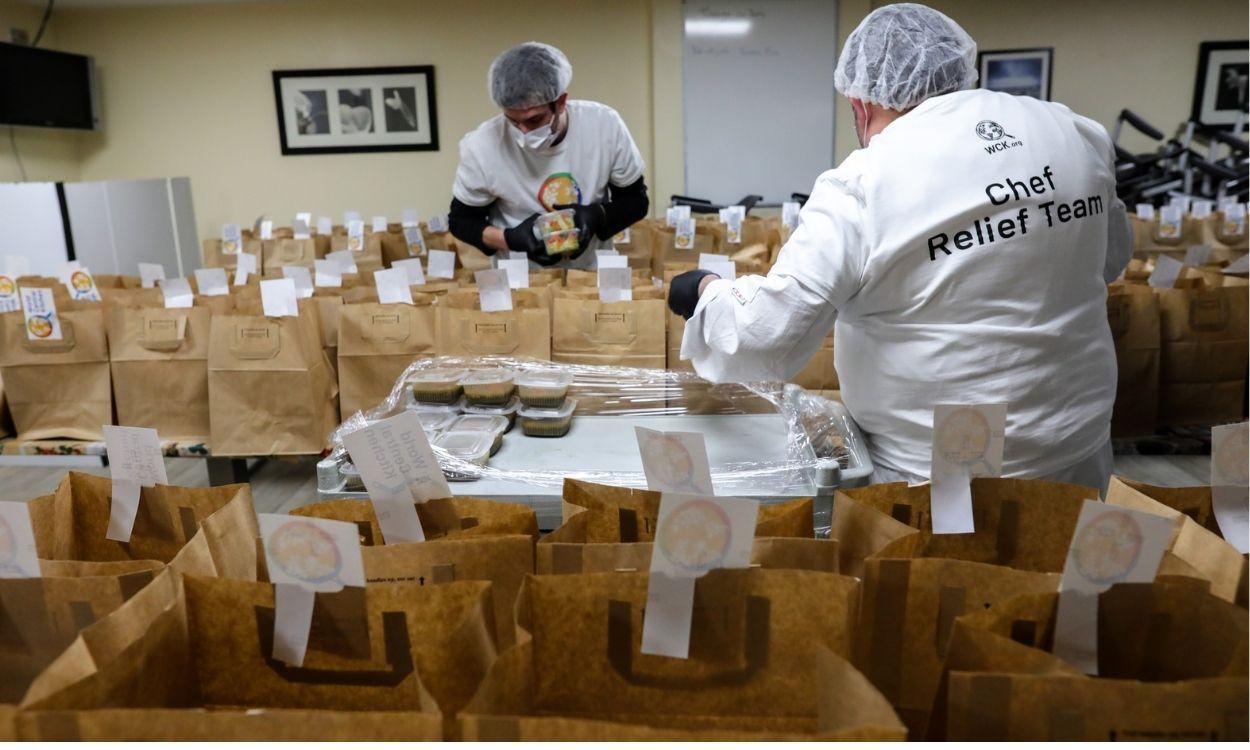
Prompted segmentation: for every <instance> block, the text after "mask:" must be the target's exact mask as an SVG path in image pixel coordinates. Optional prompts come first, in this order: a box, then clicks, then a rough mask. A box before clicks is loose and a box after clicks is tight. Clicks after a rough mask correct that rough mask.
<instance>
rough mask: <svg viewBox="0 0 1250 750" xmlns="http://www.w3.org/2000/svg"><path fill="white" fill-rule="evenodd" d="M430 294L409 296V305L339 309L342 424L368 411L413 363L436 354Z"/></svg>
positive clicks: (343, 306) (344, 307) (367, 305)
mask: <svg viewBox="0 0 1250 750" xmlns="http://www.w3.org/2000/svg"><path fill="white" fill-rule="evenodd" d="M434 300H435V297H434V296H433V295H423V294H417V295H413V303H414V304H412V305H403V304H393V305H383V304H379V303H376V302H370V303H365V304H349V305H341V307H340V311H339V331H338V335H339V338H338V365H339V366H338V372H339V399H340V407H341V413H342V419H344V420H346V419H347V418H348V417H349V416H351V415H352V414H355V413H356V412H357V411H364V410H366V409H371V408H373V407H374V406H376V405H377V404H378V403H380V402H381V401H382V399H384V398H386V397H387V396H388V395H390V392H391V388H392V387H393V386H394V385H395V380H396V379H397V378H398V377H399V376H400V375H401V374H403V372H404V369H405V368H407V367H408V365H410V364H412V363H413V361H414V360H417V359H420V358H422V357H432V356H434V353H435V328H434Z"/></svg>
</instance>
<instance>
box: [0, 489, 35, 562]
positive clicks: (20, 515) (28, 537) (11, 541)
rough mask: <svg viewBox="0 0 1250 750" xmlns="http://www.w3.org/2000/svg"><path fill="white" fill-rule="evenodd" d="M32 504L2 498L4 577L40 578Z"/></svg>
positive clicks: (0, 548)
mask: <svg viewBox="0 0 1250 750" xmlns="http://www.w3.org/2000/svg"><path fill="white" fill-rule="evenodd" d="M41 575H42V573H41V572H40V570H39V554H38V552H37V551H36V549H35V532H34V528H33V527H32V526H31V523H30V506H28V505H27V504H26V503H21V502H5V501H0V578H39V577H40V576H41Z"/></svg>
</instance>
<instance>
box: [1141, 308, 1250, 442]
mask: <svg viewBox="0 0 1250 750" xmlns="http://www.w3.org/2000/svg"><path fill="white" fill-rule="evenodd" d="M1248 291H1250V288H1247V287H1223V288H1218V289H1209V288H1201V289H1162V290H1158V291H1157V294H1158V299H1159V310H1160V313H1161V320H1162V333H1163V348H1162V357H1161V365H1160V370H1159V418H1160V421H1161V422H1162V423H1163V424H1165V425H1169V426H1175V425H1187V424H1214V423H1219V422H1229V421H1239V420H1240V419H1241V418H1242V416H1243V415H1244V414H1245V410H1244V407H1245V403H1246V401H1245V398H1246V368H1247V359H1246V346H1247V341H1248V340H1250V310H1248V308H1247V292H1248Z"/></svg>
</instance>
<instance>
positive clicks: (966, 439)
mask: <svg viewBox="0 0 1250 750" xmlns="http://www.w3.org/2000/svg"><path fill="white" fill-rule="evenodd" d="M1006 424H1007V405H1006V404H937V405H935V406H934V407H933V453H932V458H931V462H930V470H929V477H930V481H931V485H930V487H929V506H930V515H931V518H932V521H933V533H934V534H970V533H972V532H973V531H975V530H976V529H975V528H974V524H973V520H972V486H971V481H972V478H973V477H996V476H1000V475H1001V474H1002V471H1003V442H1004V433H1005V432H1006Z"/></svg>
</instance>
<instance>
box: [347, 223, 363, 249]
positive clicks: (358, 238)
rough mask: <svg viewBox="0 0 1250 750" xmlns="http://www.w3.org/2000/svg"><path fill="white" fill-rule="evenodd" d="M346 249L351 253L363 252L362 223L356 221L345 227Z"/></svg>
mask: <svg viewBox="0 0 1250 750" xmlns="http://www.w3.org/2000/svg"><path fill="white" fill-rule="evenodd" d="M347 249H348V251H349V252H352V253H362V252H364V250H365V223H364V222H363V221H360V220H356V221H353V222H351V223H349V224H348V225H347Z"/></svg>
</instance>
